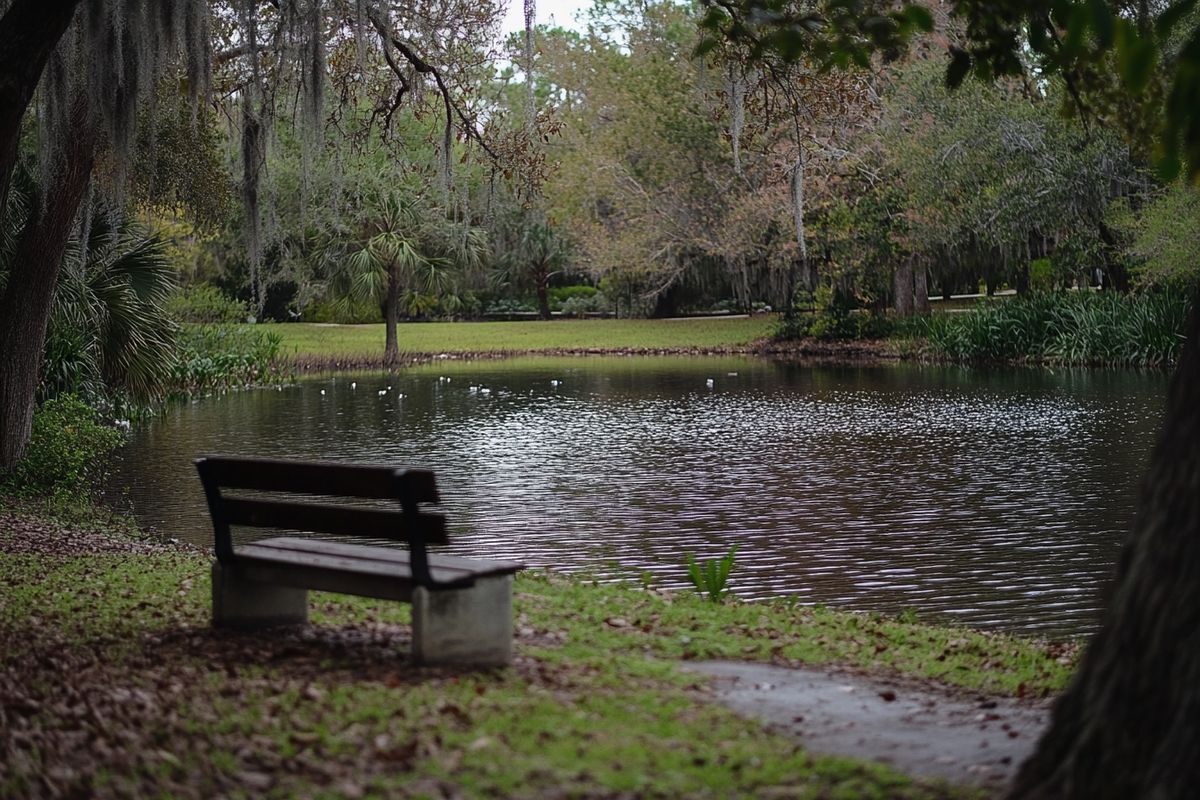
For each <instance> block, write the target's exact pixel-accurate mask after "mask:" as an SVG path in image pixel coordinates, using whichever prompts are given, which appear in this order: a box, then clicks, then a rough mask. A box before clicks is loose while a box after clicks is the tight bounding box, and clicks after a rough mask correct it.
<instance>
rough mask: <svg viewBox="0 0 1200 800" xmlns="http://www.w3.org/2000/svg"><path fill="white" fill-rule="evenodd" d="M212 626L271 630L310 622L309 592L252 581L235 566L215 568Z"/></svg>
mask: <svg viewBox="0 0 1200 800" xmlns="http://www.w3.org/2000/svg"><path fill="white" fill-rule="evenodd" d="M212 598H213V625H214V626H216V627H219V628H224V627H228V628H269V627H272V626H275V625H303V624H304V623H306V622H308V590H307V589H295V588H292V587H291V586H276V585H274V584H270V583H262V582H260V581H252V580H249V579H247V578H245V577H244V576H242V575H241V574H240V571H239V570H238V568H237V565H236V564H227V565H223V564H221V562H219V561H214V562H213V565H212Z"/></svg>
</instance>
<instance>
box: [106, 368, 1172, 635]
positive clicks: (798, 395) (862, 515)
mask: <svg viewBox="0 0 1200 800" xmlns="http://www.w3.org/2000/svg"><path fill="white" fill-rule="evenodd" d="M732 372H737V373H738V374H737V375H736V376H732V375H729V374H728V373H732ZM444 376H450V377H451V381H449V382H446V381H442V380H439V378H440V377H444ZM710 377H711V378H714V386H713V388H712V389H711V390H710V389H708V388H707V387H706V384H705V381H706V380H707V379H708V378H710ZM351 380H352V378H350V377H338V378H322V379H319V380H314V381H310V382H305V383H303V384H301V385H299V386H296V387H292V388H289V389H287V390H285V391H282V392H269V391H267V392H251V393H245V394H239V395H230V396H227V397H223V398H219V399H212V400H205V401H203V402H200V403H194V404H189V405H183V406H179V407H176V408H173V409H172V410H171V411H170V412H169V413H167V414H166V415H164V416H163V417H162V418H160V419H158V420H155V421H154V422H153V423H151V424H150V425H148V426H146V427H144V428H142V429H141V430H139V431H137V432H136V433H135V435H134V437H133V441H132V442H131V445H130V447H129V448H128V453H127V455H126V457H125V459H124V463H123V465H122V467H121V469H120V471H119V474H118V475H117V476H116V483H115V485H118V486H119V485H123V484H128V485H129V486H130V496H131V498H132V501H133V504H134V507H135V510H136V511H137V513H138V514H139V516H140V517H141V518H142V519H143V520H144V521H145V522H147V523H149V524H153V525H157V526H158V527H160V528H162V529H164V530H168V531H170V532H172V534H173V535H180V536H183V537H186V538H189V539H192V540H194V541H198V542H203V543H205V544H207V543H209V542H210V541H211V533H210V532H209V529H208V527H207V521H206V519H205V516H204V506H203V498H202V496H201V495H200V492H199V487H198V482H197V481H196V479H195V477H194V474H193V472H192V470H191V467H190V459H191V458H192V457H194V456H195V455H197V454H200V453H202V452H232V453H241V454H260V455H274V456H293V457H302V458H323V459H335V460H347V461H367V462H384V463H404V464H410V465H413V466H425V467H429V468H432V469H434V470H436V471H437V473H438V478H439V482H440V486H441V487H442V492H443V495H444V497H445V498H446V500H445V503H444V505H445V510H446V511H447V513H448V514H449V516H450V519H451V521H452V523H453V529H452V531H453V541H454V543H453V545H452V546H451V550H452V551H453V552H456V553H462V554H468V555H488V556H494V557H510V558H518V559H522V560H524V561H526V562H527V563H529V564H531V565H535V566H547V567H553V568H555V569H566V570H588V571H590V572H592V573H594V574H595V575H597V576H598V577H600V578H602V579H616V578H629V577H631V576H636V575H638V574H639V573H650V575H651V579H652V580H653V581H654V582H655V583H656V584H657V585H660V586H665V587H672V588H684V587H685V586H686V585H687V580H686V575H685V574H684V572H683V569H682V564H683V562H684V556H685V553H694V554H696V555H697V556H698V557H701V558H708V557H714V556H717V555H720V554H722V553H724V552H725V551H726V550H727V549H728V548H729V547H730V546H731V545H734V544H736V545H738V548H739V549H738V556H737V567H736V569H735V572H734V574H733V577H732V579H731V584H732V587H733V589H734V591H735V592H736V593H737V594H739V595H741V596H743V597H746V598H751V599H760V598H768V597H778V596H782V595H792V596H796V597H797V598H799V599H800V600H801V601H803V602H822V603H827V604H831V605H833V604H836V605H844V606H849V607H854V608H862V609H877V610H882V611H888V612H895V611H898V610H900V609H903V608H906V607H913V608H916V609H917V610H918V611H919V612H920V613H922V614H923V615H926V616H933V617H936V616H939V615H941V616H944V617H946V618H950V619H953V620H956V621H958V622H962V623H966V624H971V625H976V626H981V627H998V628H1006V629H1012V630H1021V631H1026V632H1042V633H1047V634H1052V635H1074V634H1081V633H1085V632H1087V631H1088V630H1090V628H1091V627H1092V626H1093V625H1094V621H1095V619H1096V615H1097V609H1098V606H1099V600H1098V597H1099V589H1100V587H1101V586H1102V584H1103V583H1104V581H1105V580H1106V579H1107V576H1108V574H1109V572H1110V570H1111V568H1112V565H1113V563H1114V561H1115V556H1116V551H1117V548H1118V546H1119V543H1120V540H1121V538H1122V537H1123V535H1124V534H1125V532H1126V530H1127V528H1128V526H1129V524H1130V522H1131V520H1132V517H1133V498H1134V492H1133V486H1134V484H1135V482H1136V480H1137V479H1138V477H1139V475H1140V472H1141V470H1142V468H1143V466H1144V463H1145V459H1146V457H1147V453H1148V450H1149V444H1150V442H1151V440H1152V437H1153V435H1154V430H1155V428H1156V425H1157V423H1158V419H1159V417H1160V414H1161V403H1162V399H1161V398H1162V395H1163V391H1164V382H1163V380H1162V379H1161V378H1159V377H1158V376H1146V375H1138V374H1134V373H1118V372H1112V373H1109V372H1092V373H1083V372H1068V373H1063V374H1049V373H1044V372H1034V371H1016V370H1014V371H1001V372H973V371H969V370H962V369H948V368H925V369H916V368H906V367H895V368H879V369H866V368H855V369H808V368H801V367H796V366H794V365H777V364H772V363H770V362H765V361H756V360H750V359H715V360H704V359H697V360H687V359H673V360H669V359H661V360H642V359H592V360H575V361H561V360H554V361H550V360H523V361H516V362H505V363H502V364H468V365H453V366H448V365H441V366H438V367H431V368H424V369H416V370H412V371H408V372H405V373H401V374H395V375H377V376H369V375H358V376H354V378H353V380H355V381H357V384H358V386H357V390H352V389H350V381H351ZM551 380H560V381H561V383H560V384H559V385H557V386H553V385H551V383H550V381H551ZM387 385H391V386H393V387H394V390H393V392H391V393H389V395H387V396H385V397H382V398H381V397H380V396H379V395H378V390H379V389H381V388H383V387H384V386H387ZM471 386H479V387H486V388H488V389H489V390H490V391H489V392H488V393H487V394H483V393H482V392H480V391H476V392H474V393H472V392H471V391H470V387H471ZM321 389H325V390H326V395H321V394H320V390H321ZM401 392H402V393H404V394H405V395H406V397H404V398H403V399H400V398H398V397H397V396H396V395H397V394H399V393H401Z"/></svg>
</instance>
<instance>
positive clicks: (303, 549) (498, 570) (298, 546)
mask: <svg viewBox="0 0 1200 800" xmlns="http://www.w3.org/2000/svg"><path fill="white" fill-rule="evenodd" d="M248 546H250V547H257V548H261V549H265V550H269V551H270V552H271V553H278V552H284V551H288V552H294V553H312V554H315V555H319V556H334V557H341V558H348V559H364V560H368V561H375V562H385V563H389V564H395V565H397V566H398V567H402V568H404V569H408V568H409V564H410V563H411V562H410V558H409V553H408V551H407V550H399V549H395V548H390V547H377V546H372V545H361V544H350V543H347V542H330V541H327V540H324V539H301V538H298V537H293V536H283V537H276V538H272V539H262V540H259V541H257V542H254V543H253V544H252V545H248ZM243 550H244V548H242V547H239V548H237V550H236V552H237V553H238V555H239V556H240V555H241V554H242V552H243ZM264 555H265V554H264ZM429 567H430V571H431V572H433V578H434V580H435V581H440V580H442V579H443V578H444V579H446V580H453V579H455V576H459V575H470V576H471V577H475V578H482V577H486V576H491V575H509V574H512V573H514V572H518V571H520V570H522V569H525V565H524V564H522V563H520V562H517V561H502V560H499V559H484V558H464V557H462V556H450V555H443V554H441V553H437V554H431V555H430V556H429Z"/></svg>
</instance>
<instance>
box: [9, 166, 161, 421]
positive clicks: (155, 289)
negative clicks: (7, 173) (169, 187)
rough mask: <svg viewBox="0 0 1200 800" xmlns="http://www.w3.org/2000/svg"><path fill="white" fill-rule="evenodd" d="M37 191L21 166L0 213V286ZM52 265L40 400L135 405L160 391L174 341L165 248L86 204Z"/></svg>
mask: <svg viewBox="0 0 1200 800" xmlns="http://www.w3.org/2000/svg"><path fill="white" fill-rule="evenodd" d="M39 193H40V192H39V188H38V186H37V181H36V177H35V176H34V175H33V174H31V172H30V167H29V165H28V164H24V163H23V164H22V165H21V168H20V169H19V170H18V175H17V180H16V181H15V185H14V187H13V191H12V192H11V194H10V195H9V198H8V206H7V209H6V213H5V215H4V218H3V219H0V290H2V288H3V286H4V285H5V283H6V280H7V275H8V274H9V271H10V270H12V269H13V268H14V266H15V265H14V263H13V259H14V258H15V257H16V247H17V240H18V238H19V232H20V231H21V229H22V227H23V226H24V225H25V224H26V222H27V220H28V218H29V215H30V214H31V213H33V212H34V211H35V209H34V208H33V205H34V204H36V203H37V202H38V200H37V197H38V196H39ZM84 211H85V219H84V223H85V225H84V226H82V230H81V229H80V228H78V227H77V228H76V230H75V232H74V233H73V234H72V235H71V237H70V239H69V240H68V243H67V249H66V252H65V254H64V256H63V259H62V264H61V267H60V268H59V274H58V280H57V283H56V285H55V291H54V301H53V306H52V308H51V314H50V319H49V322H48V325H47V331H46V340H45V345H44V351H43V357H42V373H41V384H40V386H39V394H40V396H41V397H43V398H45V397H53V396H55V395H58V394H66V393H70V394H78V395H81V396H83V397H85V398H86V399H87V400H88V401H89V402H95V403H99V402H102V401H115V402H118V403H120V402H124V401H126V400H133V401H136V402H144V401H147V400H152V399H154V398H156V397H158V396H160V395H161V393H162V390H163V385H164V381H165V379H166V370H167V365H168V364H169V363H170V361H171V356H172V353H173V350H174V346H175V332H176V328H175V324H174V322H173V321H172V319H171V318H170V316H169V315H168V313H167V312H166V303H167V298H168V297H169V296H170V293H171V291H172V290H173V289H174V287H175V279H174V273H173V270H172V268H171V265H170V262H169V260H168V255H167V250H168V248H167V244H166V242H165V241H164V240H163V239H162V237H160V236H159V235H158V234H156V233H154V232H152V231H150V230H148V229H147V228H146V227H145V226H143V225H140V224H138V223H135V222H133V221H131V220H130V219H128V218H120V219H118V218H117V216H116V215H115V214H114V213H113V212H112V210H111V209H109V208H107V207H106V206H104V205H103V204H97V205H95V206H94V207H91V206H90V207H88V208H86V209H84Z"/></svg>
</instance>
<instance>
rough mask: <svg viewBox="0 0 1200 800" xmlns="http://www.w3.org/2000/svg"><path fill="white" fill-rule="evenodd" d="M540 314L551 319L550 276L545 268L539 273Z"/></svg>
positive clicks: (538, 296) (543, 317)
mask: <svg viewBox="0 0 1200 800" xmlns="http://www.w3.org/2000/svg"><path fill="white" fill-rule="evenodd" d="M537 301H538V316H539V317H541V318H542V319H550V276H549V275H547V274H546V271H545V270H544V269H542V270H539V271H538V273H537Z"/></svg>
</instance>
